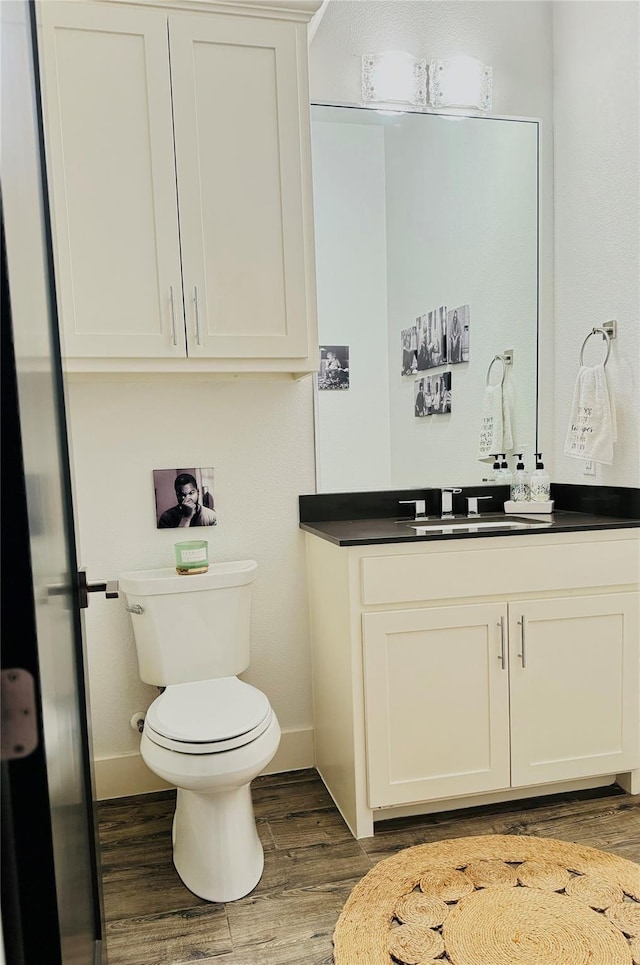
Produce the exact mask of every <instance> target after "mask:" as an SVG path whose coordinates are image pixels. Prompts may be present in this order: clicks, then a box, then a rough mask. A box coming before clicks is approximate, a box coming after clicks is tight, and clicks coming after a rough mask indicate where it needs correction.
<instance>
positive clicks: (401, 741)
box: [305, 530, 640, 837]
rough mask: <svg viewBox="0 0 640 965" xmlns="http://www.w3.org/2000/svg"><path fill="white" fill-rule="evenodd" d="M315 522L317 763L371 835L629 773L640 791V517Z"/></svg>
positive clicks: (626, 777)
mask: <svg viewBox="0 0 640 965" xmlns="http://www.w3.org/2000/svg"><path fill="white" fill-rule="evenodd" d="M305 538H306V541H307V554H308V567H309V585H310V600H311V616H312V639H313V684H314V730H315V741H316V763H317V767H318V770H319V772H320V774H321V775H322V777H323V780H324V781H325V783H326V785H327V787H328V789H329V791H330V792H331V794H332V795H333V797H334V799H335V801H336V804H337V805H338V807H339V808H340V810H341V812H342V814H343V816H344V817H345V820H346V821H347V823H348V824H349V826H350V827H351V829H352V831H353V833H354V834H355V835H356V837H364V836H367V835H370V834H372V833H373V825H374V821H376V820H381V819H384V818H387V817H394V816H398V815H402V814H415V813H423V812H427V811H435V810H446V809H449V808H455V807H462V806H471V805H473V804H478V803H484V802H486V801H494V800H505V799H507V798H514V797H529V796H532V795H534V794H542V793H552V792H554V791H558V790H564V789H568V788H577V787H585V786H595V785H597V784H606V783H611V782H613V781H614V780H615V779H616V778H618V779H619V781H620V783H622V784H623V785H624V786H626V787H628V788H629V789H631V788H632V789H633V790H634V791H640V706H639V700H640V644H639V632H640V627H639V610H640V596H639V593H638V576H639V559H640V555H639V544H638V535H637V531H635V532H634V531H633V530H619V531H615V532H606V531H604V532H584V533H579V532H571V533H563V534H551V533H549V534H547V533H539V534H536V535H531V536H520V535H517V536H516V535H513V536H509V537H491V538H480V539H469V540H459V539H458V540H455V541H447V540H446V539H443V540H440V541H430V542H428V543H424V544H422V543H415V542H414V543H411V544H403V545H396V544H385V545H368V546H367V545H362V546H361V545H358V546H336V545H333V544H332V543H331V542H328V541H326V540H323V539H320V538H318V537H317V536H313V535H309V534H307V535H306V537H305Z"/></svg>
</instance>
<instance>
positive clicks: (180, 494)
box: [153, 468, 218, 529]
mask: <svg viewBox="0 0 640 965" xmlns="http://www.w3.org/2000/svg"><path fill="white" fill-rule="evenodd" d="M153 487H154V491H155V502H156V526H157V529H182V528H186V527H191V526H216V525H217V522H218V516H217V513H216V511H215V508H214V501H213V469H211V468H209V469H193V468H189V469H154V470H153Z"/></svg>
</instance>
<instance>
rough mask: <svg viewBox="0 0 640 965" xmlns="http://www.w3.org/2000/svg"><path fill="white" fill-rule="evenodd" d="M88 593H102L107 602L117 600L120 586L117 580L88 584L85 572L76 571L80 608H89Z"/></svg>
mask: <svg viewBox="0 0 640 965" xmlns="http://www.w3.org/2000/svg"><path fill="white" fill-rule="evenodd" d="M90 593H104V595H105V596H106V598H107V600H117V598H118V596H119V595H120V586H119V583H118V581H117V580H104V581H99V582H97V583H88V582H87V573H86V570H78V595H79V598H80V600H79V602H80V606H81V607H82V608H85V607H88V606H89V594H90Z"/></svg>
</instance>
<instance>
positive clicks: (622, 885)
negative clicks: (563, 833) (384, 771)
mask: <svg viewBox="0 0 640 965" xmlns="http://www.w3.org/2000/svg"><path fill="white" fill-rule="evenodd" d="M333 943H334V962H335V965H640V864H636V863H635V862H632V861H627V860H626V859H624V858H619V857H617V856H616V855H613V854H608V853H606V852H604V851H598V850H596V849H595V848H589V847H585V846H582V845H577V844H570V843H569V842H566V841H555V840H552V839H549V838H535V837H528V836H523V835H479V836H477V837H469V838H455V839H452V840H448V841H441V842H437V843H435V844H423V845H418V846H417V847H414V848H406V849H405V850H404V851H400V852H398V853H397V854H395V855H393V856H392V857H390V858H386V859H384V860H383V861H380V862H379V863H378V864H377V865H376V866H375V867H374V868H372V870H371V871H370V872H369V873H368V874H367V875H365V877H364V878H362V880H361V881H359V882H358V884H357V885H356V886H355V888H354V889H353V891H352V892H351V894H350V895H349V898H348V899H347V901H346V904H345V906H344V908H343V910H342V913H341V915H340V918H339V919H338V923H337V925H336V929H335V932H334V936H333Z"/></svg>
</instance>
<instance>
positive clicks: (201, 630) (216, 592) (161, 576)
mask: <svg viewBox="0 0 640 965" xmlns="http://www.w3.org/2000/svg"><path fill="white" fill-rule="evenodd" d="M257 568H258V564H257V563H256V562H255V561H254V560H240V561H234V562H230V563H213V564H212V565H210V566H209V570H208V572H207V573H198V574H189V575H184V576H183V575H178V574H177V573H176V571H175V569H173V568H171V567H167V568H164V569H157V570H137V571H132V572H127V573H121V574H120V577H119V584H120V593H121V594H123V595H124V597H125V598H126V601H127V609H128V610H129V613H130V616H131V622H132V624H133V632H134V635H135V641H136V650H137V653H138V669H139V673H140V678H141V679H142V680H144V681H145V683H148V684H155V685H156V686H168V685H169V684H182V683H189V682H191V681H195V680H210V679H212V678H214V677H235V676H237V675H238V674H239V673H242V671H243V670H246V669H247V667H248V666H249V620H250V610H251V583H252V582H253V580H254V578H255V574H256V570H257Z"/></svg>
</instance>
